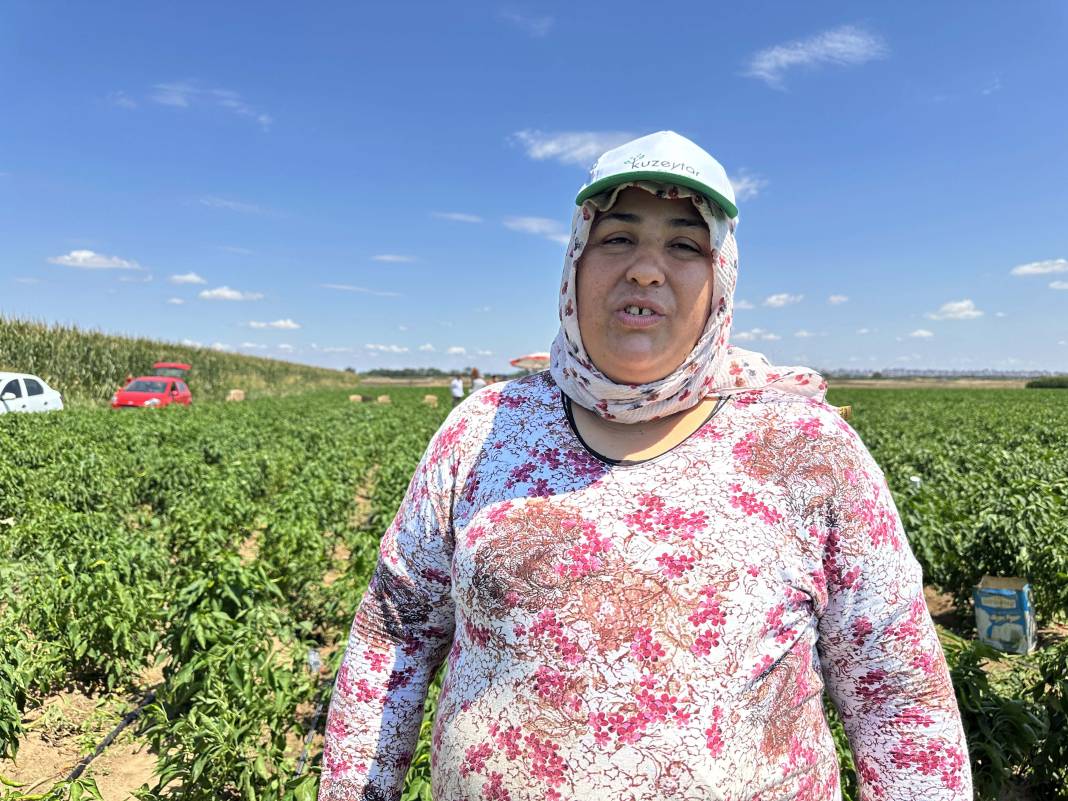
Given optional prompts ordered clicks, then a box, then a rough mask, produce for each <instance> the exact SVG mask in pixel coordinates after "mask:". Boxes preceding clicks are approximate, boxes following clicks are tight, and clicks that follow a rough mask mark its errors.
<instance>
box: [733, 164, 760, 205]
mask: <svg viewBox="0 0 1068 801" xmlns="http://www.w3.org/2000/svg"><path fill="white" fill-rule="evenodd" d="M728 180H729V181H730V182H731V186H732V187H734V197H735V199H736V200H737V201H738V202H739V203H741V202H742V201H744V200H752V199H753V198H755V197H756V196H757V195H759V194H760V190H761V189H763V188H764V187H765V186H767V185H768V180H767V179H766V178H761V177H760V176H759V175H750V174H749V172H748V171H746V170H741V171H740V172H739V174H738V175H731V176H728Z"/></svg>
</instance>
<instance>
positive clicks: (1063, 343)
mask: <svg viewBox="0 0 1068 801" xmlns="http://www.w3.org/2000/svg"><path fill="white" fill-rule="evenodd" d="M1057 344H1058V345H1068V340H1066V339H1058V340H1057Z"/></svg>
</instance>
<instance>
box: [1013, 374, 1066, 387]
mask: <svg viewBox="0 0 1068 801" xmlns="http://www.w3.org/2000/svg"><path fill="white" fill-rule="evenodd" d="M1024 387H1025V388H1026V389H1068V375H1051V376H1048V377H1046V378H1034V379H1032V380H1030V381H1028V382H1027V383H1026V384H1024Z"/></svg>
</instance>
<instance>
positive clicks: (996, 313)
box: [994, 312, 1007, 317]
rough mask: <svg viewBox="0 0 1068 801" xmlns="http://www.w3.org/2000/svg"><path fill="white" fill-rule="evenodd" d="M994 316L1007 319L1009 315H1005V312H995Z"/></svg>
mask: <svg viewBox="0 0 1068 801" xmlns="http://www.w3.org/2000/svg"><path fill="white" fill-rule="evenodd" d="M994 316H995V317H1006V316H1007V315H1006V314H1005V312H994Z"/></svg>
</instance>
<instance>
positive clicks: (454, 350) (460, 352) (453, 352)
mask: <svg viewBox="0 0 1068 801" xmlns="http://www.w3.org/2000/svg"><path fill="white" fill-rule="evenodd" d="M445 352H446V353H448V354H449V355H450V356H466V355H467V348H461V347H460V346H459V345H453V346H452V347H451V348H449V349H448V350H447V351H445Z"/></svg>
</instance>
